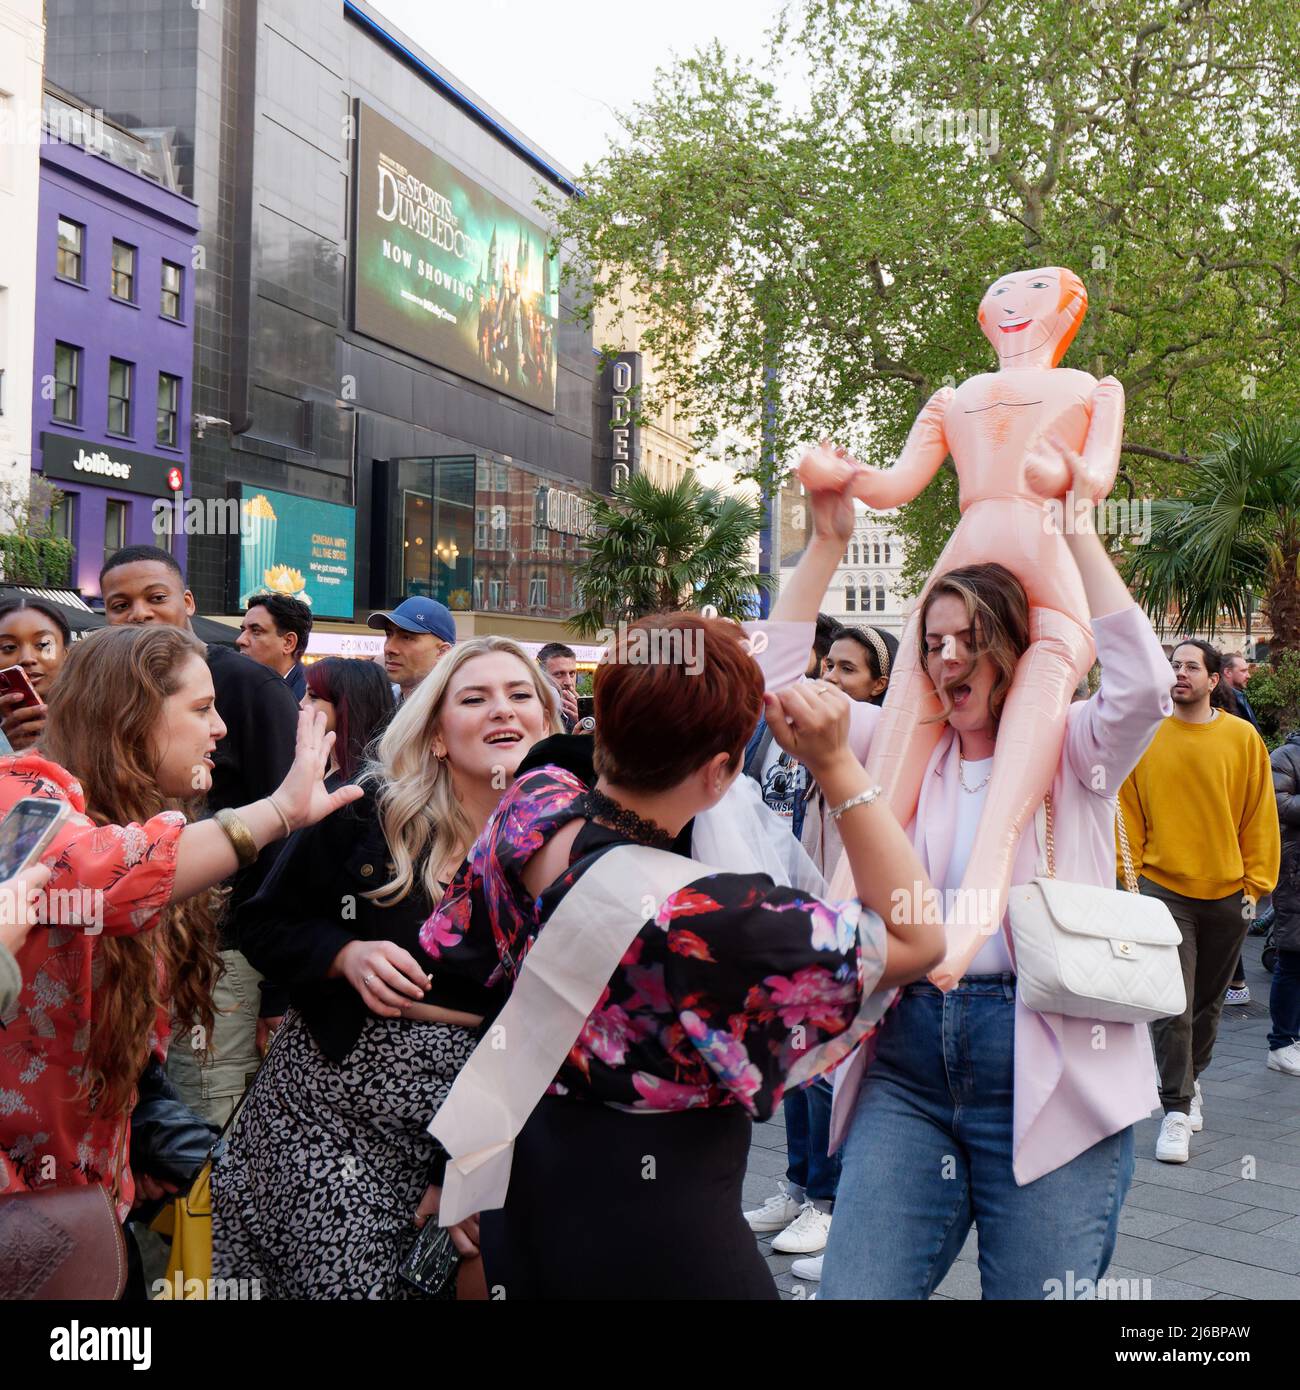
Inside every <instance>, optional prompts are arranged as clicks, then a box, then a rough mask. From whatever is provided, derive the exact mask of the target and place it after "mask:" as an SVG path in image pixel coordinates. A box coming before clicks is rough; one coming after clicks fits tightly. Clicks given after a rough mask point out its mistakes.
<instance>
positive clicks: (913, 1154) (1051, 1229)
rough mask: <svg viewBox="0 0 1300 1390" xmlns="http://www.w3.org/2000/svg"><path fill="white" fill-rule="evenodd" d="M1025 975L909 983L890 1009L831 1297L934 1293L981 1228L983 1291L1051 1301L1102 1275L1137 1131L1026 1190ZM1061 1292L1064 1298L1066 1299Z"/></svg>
mask: <svg viewBox="0 0 1300 1390" xmlns="http://www.w3.org/2000/svg"><path fill="white" fill-rule="evenodd" d="M1014 1036H1015V981H1014V977H1013V976H1011V975H968V976H967V977H966V978H965V979H964V980H962V981H961V983H960V984H959V985H958V986H957V988H956V989H954V990H953V991H952V992H951V993H949V994H947V995H944V994H941V993H940V992H939V991H938V990H937V989H935V988H934V986H933V985H930V984H926V983H920V984H913V985H909V986H908V987H907V988H906V989H905V990H904V991H903V996H902V998H901V999H900V1000H899V1002H898V1004H897V1005H896V1006H895V1007H894V1008H893V1009H892V1010H891V1011H890V1012H889V1013H888V1014H887V1015H886V1017H885V1022H884V1025H883V1027H882V1029H881V1034H880V1038H879V1046H878V1048H877V1051H876V1056H875V1059H874V1060H873V1062H872V1064H871V1067H870V1069H869V1070H868V1072H867V1075H866V1078H865V1080H864V1081H863V1084H862V1091H861V1093H860V1094H859V1096H858V1103H857V1109H856V1111H855V1113H854V1116H853V1122H852V1125H851V1127H850V1130H849V1135H848V1138H847V1139H846V1140H845V1144H844V1166H843V1170H842V1172H841V1176H840V1187H839V1196H838V1199H837V1201H836V1204H835V1221H834V1224H833V1225H832V1226H831V1234H830V1241H829V1243H828V1245H827V1247H826V1258H825V1263H824V1265H823V1268H822V1284H821V1290H820V1294H819V1296H820V1297H821V1298H823V1299H828V1298H829V1299H834V1298H840V1299H851V1298H873V1299H874V1298H881V1299H883V1298H912V1299H920V1298H928V1297H929V1296H930V1294H931V1293H933V1292H934V1289H935V1286H936V1285H937V1284H939V1283H940V1281H941V1280H942V1279H943V1277H944V1275H945V1274H947V1272H948V1270H949V1268H950V1267H951V1266H952V1263H953V1261H954V1260H955V1259H956V1258H957V1255H958V1253H959V1252H960V1250H961V1247H962V1245H963V1243H964V1242H965V1240H966V1236H967V1234H968V1233H969V1231H970V1228H971V1223H972V1222H974V1224H975V1225H976V1227H977V1228H978V1230H979V1269H980V1284H981V1288H982V1290H983V1296H984V1297H985V1298H990V1299H993V1298H1019V1299H1042V1298H1043V1297H1044V1296H1045V1295H1046V1293H1047V1292H1048V1281H1049V1280H1053V1279H1059V1280H1060V1281H1061V1282H1062V1285H1065V1284H1066V1283H1067V1278H1068V1272H1072V1273H1073V1284H1074V1286H1076V1287H1078V1286H1079V1285H1080V1281H1081V1280H1083V1279H1085V1278H1086V1279H1090V1280H1096V1279H1099V1278H1100V1277H1101V1276H1102V1274H1104V1273H1105V1270H1106V1266H1107V1265H1108V1264H1109V1263H1110V1257H1111V1255H1112V1254H1113V1253H1114V1250H1115V1238H1116V1235H1117V1234H1118V1229H1119V1213H1120V1207H1121V1206H1122V1205H1123V1202H1124V1197H1125V1195H1126V1193H1127V1192H1128V1188H1129V1183H1130V1182H1131V1181H1132V1179H1133V1129H1132V1127H1131V1126H1130V1127H1129V1128H1127V1129H1124V1130H1121V1131H1120V1132H1119V1133H1118V1134H1112V1135H1110V1136H1109V1138H1106V1139H1103V1140H1102V1141H1101V1142H1100V1143H1097V1144H1094V1145H1093V1146H1092V1148H1090V1149H1088V1150H1086V1151H1085V1152H1084V1153H1081V1154H1080V1155H1079V1156H1078V1157H1077V1158H1074V1159H1071V1161H1070V1162H1069V1163H1067V1164H1065V1165H1063V1166H1062V1167H1060V1168H1057V1169H1056V1170H1055V1171H1053V1172H1051V1173H1046V1174H1044V1175H1043V1176H1042V1177H1041V1178H1038V1179H1037V1180H1036V1181H1034V1182H1031V1183H1027V1184H1026V1185H1025V1186H1024V1187H1018V1186H1017V1185H1016V1181H1015V1178H1014V1176H1013V1175H1012V1171H1011V1134H1012V1131H1011V1113H1012V1090H1013V1082H1012V1073H1013V1064H1014V1048H1013V1041H1014ZM1057 1296H1059V1293H1058V1294H1057Z"/></svg>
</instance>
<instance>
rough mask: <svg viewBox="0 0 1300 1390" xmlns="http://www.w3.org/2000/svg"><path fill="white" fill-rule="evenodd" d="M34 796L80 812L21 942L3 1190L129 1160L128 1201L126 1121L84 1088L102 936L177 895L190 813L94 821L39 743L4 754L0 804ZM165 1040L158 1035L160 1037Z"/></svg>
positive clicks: (7, 1048) (0, 1069) (66, 1181)
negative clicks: (100, 1106) (39, 913)
mask: <svg viewBox="0 0 1300 1390" xmlns="http://www.w3.org/2000/svg"><path fill="white" fill-rule="evenodd" d="M26 796H39V797H48V798H50V799H52V800H55V801H65V802H67V803H68V804H69V805H70V806H71V808H72V814H71V815H69V816H68V818H67V819H66V820H65V821H64V822H63V824H62V825H61V826H60V827H59V833H58V834H57V836H56V837H55V839H54V841H53V843H52V844H51V846H50V848H49V849H48V850H47V852H46V853H45V855H44V856H43V862H44V863H45V864H47V865H49V867H50V868H51V869H52V870H53V874H52V876H51V878H50V883H49V887H48V889H47V890H46V893H45V895H44V899H43V902H42V903H41V908H42V910H43V911H44V912H45V914H46V919H45V920H46V921H47V922H48V923H49V925H43V924H41V919H40V918H39V917H38V918H37V923H38V924H37V925H36V926H34V927H32V929H31V931H30V933H29V934H28V937H27V941H26V943H25V944H24V945H23V947H22V949H21V950H19V951H18V952H17V957H16V958H17V961H18V968H19V970H20V971H21V973H22V977H23V986H22V989H21V991H20V992H19V994H18V997H17V999H16V1000H15V1001H14V1003H13V1004H12V1006H11V1007H10V1008H9V1009H8V1011H7V1012H6V1013H5V1014H4V1016H3V1017H2V1018H0V1194H3V1193H8V1192H21V1191H24V1190H28V1189H33V1188H39V1187H49V1186H60V1187H76V1186H79V1185H82V1184H86V1183H94V1182H102V1183H104V1185H105V1186H106V1187H111V1186H112V1184H113V1180H114V1174H115V1173H116V1172H117V1171H118V1165H119V1164H120V1165H121V1178H120V1181H119V1183H118V1211H119V1213H120V1214H121V1215H122V1216H123V1217H125V1215H126V1213H127V1212H129V1211H130V1208H131V1202H132V1199H133V1197H134V1191H135V1185H134V1182H133V1180H132V1178H131V1172H130V1168H129V1166H128V1165H127V1163H126V1155H125V1149H126V1147H127V1132H126V1131H127V1126H128V1121H127V1120H125V1119H123V1118H122V1117H121V1116H116V1117H108V1116H102V1115H98V1114H96V1113H95V1112H94V1110H92V1109H91V1108H90V1106H89V1104H88V1102H87V1100H86V1099H85V1097H84V1095H82V1094H80V1092H81V1091H82V1089H83V1088H82V1082H83V1078H84V1075H85V1066H86V1056H87V1051H88V1049H89V1046H90V1029H91V1023H92V1021H93V1018H94V1000H95V988H96V987H97V986H98V985H99V984H100V982H101V979H102V972H103V957H102V956H101V955H100V954H99V952H98V951H97V950H96V947H97V946H98V944H99V942H100V941H101V940H102V939H103V937H104V936H113V935H120V934H125V933H127V932H139V931H146V930H148V929H149V928H150V927H152V926H154V925H156V924H157V921H158V915H159V912H160V911H161V909H162V908H163V907H164V906H165V905H166V903H167V900H168V899H169V898H170V897H171V891H172V880H173V879H174V877H175V874H176V849H177V842H178V841H179V839H180V834H181V831H182V830H183V829H184V828H185V824H186V821H185V817H184V816H183V815H182V814H181V813H180V812H179V811H164V812H162V813H161V814H160V815H157V816H154V817H153V819H152V820H150V821H148V822H147V823H146V824H144V825H106V826H96V825H95V824H94V823H93V822H92V821H91V820H90V818H89V817H88V816H87V815H86V814H85V809H86V802H85V797H84V795H83V794H82V790H81V786H80V784H79V783H78V782H77V780H76V778H75V777H73V776H72V775H71V773H69V772H67V771H65V770H64V769H63V768H61V767H59V766H58V765H57V764H55V763H52V762H49V761H47V760H46V759H45V758H42V757H39V756H38V755H36V754H35V753H24V754H21V755H19V756H17V757H7V758H0V816H3V815H4V814H5V813H6V812H8V811H9V809H10V807H12V806H13V805H14V803H15V802H17V801H20V800H21V799H22V798H23V797H26ZM151 1044H153V1045H155V1046H156V1045H157V1039H151Z"/></svg>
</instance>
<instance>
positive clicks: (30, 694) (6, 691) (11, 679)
mask: <svg viewBox="0 0 1300 1390" xmlns="http://www.w3.org/2000/svg"><path fill="white" fill-rule="evenodd" d="M0 695H21V696H22V697H23V698H22V699H21V700H19V701H18V703H17V704H16V705H14V706H12V708H11V711H10V712H12V710H13V709H27V708H28V707H29V706H31V705H39V704H40V703H41V697H40V696H39V695H38V694H37V693H36V690H35V687H34V686H33V685H32V683H31V681H30V680H28V679H27V672H26V671H24V670H23V668H22V667H21V666H6V667H5V668H4V669H3V670H0Z"/></svg>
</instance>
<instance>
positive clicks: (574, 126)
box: [371, 0, 781, 173]
mask: <svg viewBox="0 0 1300 1390" xmlns="http://www.w3.org/2000/svg"><path fill="white" fill-rule="evenodd" d="M371 3H372V5H373V7H374V8H375V9H376V10H378V11H379V12H380V13H381V14H383V15H385V16H386V17H387V18H389V19H391V20H392V21H393V23H394V24H395V25H396V26H397V27H398V28H399V29H401V30H403V31H404V32H405V33H406V34H407V35H408V36H409V37H410V38H412V39H413V40H414V41H415V42H416V43H418V44H419V45H420V47H421V48H423V49H424V50H425V52H426V53H428V54H429V56H430V57H431V58H433V59H434V60H435V61H437V62H438V63H440V64H441V65H442V66H443V67H444V68H446V69H448V70H449V71H450V72H451V73H452V74H454V75H455V76H456V77H458V78H459V79H460V80H461V81H462V82H464V83H465V85H466V86H468V87H470V88H471V89H472V90H473V91H475V92H477V93H478V95H479V96H481V97H482V98H483V100H484V101H486V102H487V103H488V104H489V105H490V106H492V107H494V108H495V109H496V110H497V111H499V112H500V113H501V115H502V116H504V117H505V118H506V119H507V120H508V121H510V122H511V123H512V124H513V125H515V126H517V127H518V128H519V130H521V131H522V132H523V133H524V134H525V135H526V136H528V138H529V139H530V140H532V141H535V142H536V143H537V144H538V145H540V146H541V147H542V149H543V150H545V151H546V153H547V154H550V155H553V156H554V157H555V158H556V159H557V160H559V161H560V163H561V164H563V165H565V166H566V167H567V168H569V169H571V170H573V171H574V172H575V173H576V172H577V171H578V170H579V169H580V168H581V167H582V165H583V164H584V163H586V162H588V161H590V160H595V159H598V158H599V157H600V156H601V154H602V153H603V152H604V151H605V149H606V148H607V146H608V144H609V142H610V140H611V139H612V137H613V136H614V134H615V132H616V131H617V129H618V127H617V124H616V122H615V120H614V115H613V112H614V110H615V109H619V108H626V107H628V106H630V105H632V104H633V103H634V102H636V101H638V100H641V99H642V98H645V97H648V96H649V95H650V91H651V87H652V84H653V79H654V73H655V69H656V68H657V67H661V66H663V65H665V64H666V63H668V62H669V61H670V59H671V57H672V55H673V54H674V53H677V54H681V55H683V56H685V55H687V54H689V53H690V52H692V51H693V50H694V49H695V48H697V47H699V46H700V45H702V44H705V43H707V42H709V41H710V40H711V39H714V38H717V39H720V40H721V41H722V43H723V45H724V47H726V48H727V49H728V50H729V51H731V52H733V53H738V54H741V55H743V56H745V57H748V58H754V59H759V60H761V59H762V58H763V57H764V56H765V55H766V52H767V45H766V43H765V42H764V38H763V35H764V31H765V30H766V29H767V28H769V27H770V25H771V24H772V22H773V21H774V19H775V18H776V15H777V13H778V11H779V10H780V8H781V6H780V3H779V0H651V3H649V4H639V5H628V4H616V3H614V0H468V3H462V4H457V5H451V4H446V3H444V2H443V0H371Z"/></svg>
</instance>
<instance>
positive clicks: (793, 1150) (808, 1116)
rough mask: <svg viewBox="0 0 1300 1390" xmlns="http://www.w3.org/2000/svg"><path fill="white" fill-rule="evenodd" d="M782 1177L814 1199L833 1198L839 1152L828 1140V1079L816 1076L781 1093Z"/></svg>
mask: <svg viewBox="0 0 1300 1390" xmlns="http://www.w3.org/2000/svg"><path fill="white" fill-rule="evenodd" d="M784 1105H785V1151H786V1157H787V1159H788V1166H787V1168H786V1173H785V1175H786V1180H787V1181H788V1182H789V1183H790V1184H791V1186H792V1187H801V1188H803V1190H804V1192H805V1194H806V1195H807V1196H809V1197H811V1198H812V1199H813V1200H814V1201H819V1202H833V1201H834V1200H835V1189H836V1187H837V1186H838V1185H839V1181H840V1156H839V1154H838V1153H834V1154H830V1153H827V1152H826V1151H827V1149H829V1148H830V1142H831V1088H830V1083H829V1082H827V1081H823V1080H822V1079H821V1078H820V1077H818V1078H817V1080H816V1081H814V1082H813V1083H812V1084H811V1085H810V1086H803V1087H800V1088H799V1089H798V1090H793V1091H787V1092H786V1095H785V1101H784Z"/></svg>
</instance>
